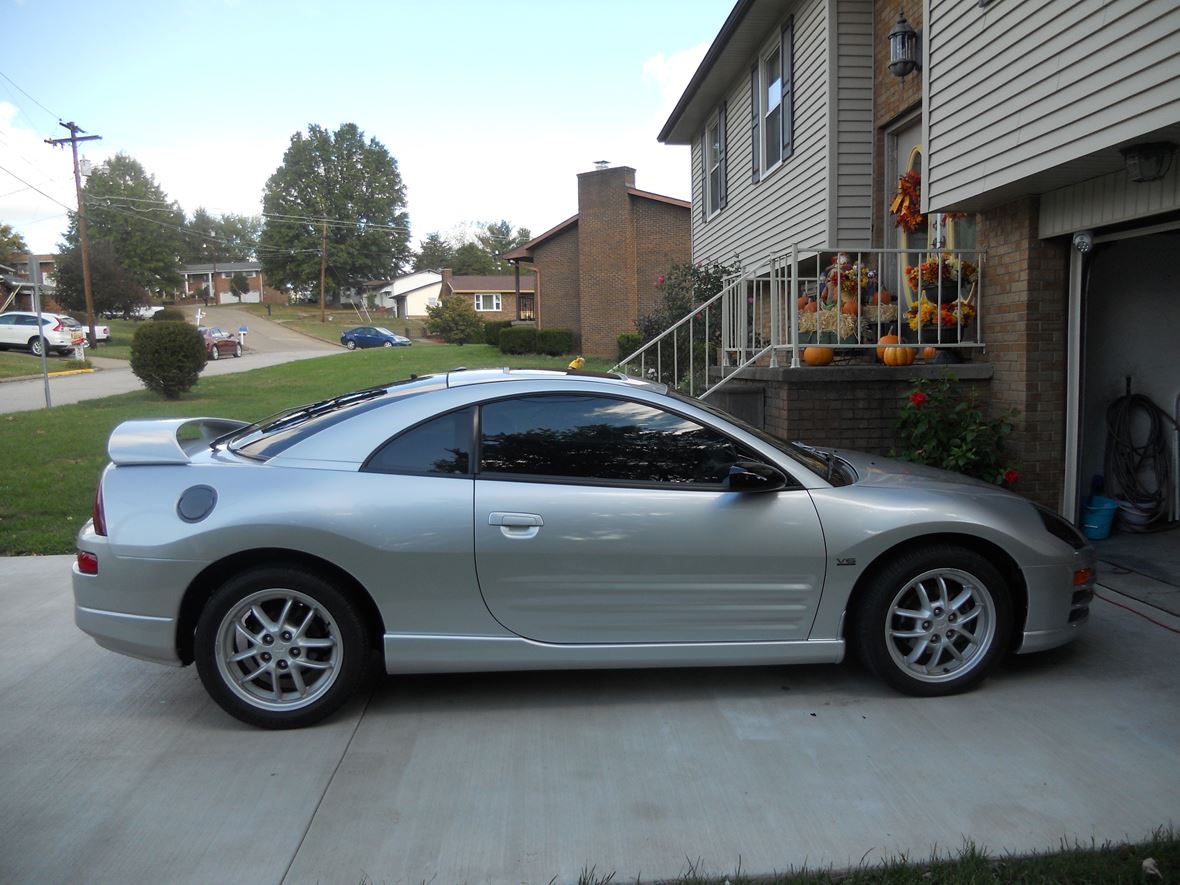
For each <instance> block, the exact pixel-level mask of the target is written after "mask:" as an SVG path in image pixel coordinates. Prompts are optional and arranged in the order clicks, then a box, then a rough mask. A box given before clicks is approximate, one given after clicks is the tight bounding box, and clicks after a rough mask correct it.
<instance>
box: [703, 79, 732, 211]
mask: <svg viewBox="0 0 1180 885" xmlns="http://www.w3.org/2000/svg"><path fill="white" fill-rule="evenodd" d="M725 115H726V108H725V103H724V102H722V104H721V107H720V108H719V109H718V111H717V116H715V117H714V118H713V119H712V120H711V121H710V122H709V125H708V126H707V127H706V128H705V137H704V153H703V160H702V162H703V163H704V172H705V217H706V218H709V217H711V216H713V215H716V214H717V213H718V212H720V211H721V210H722V209H724V208H725V204H726V201H727V191H728V183H727V179H728V170H727V168H726V166H727V163H726V160H725V154H726V151H725Z"/></svg>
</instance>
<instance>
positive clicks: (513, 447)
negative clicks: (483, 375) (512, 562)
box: [479, 396, 749, 485]
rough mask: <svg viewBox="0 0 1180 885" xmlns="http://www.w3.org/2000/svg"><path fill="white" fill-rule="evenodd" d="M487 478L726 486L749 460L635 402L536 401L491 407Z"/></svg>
mask: <svg viewBox="0 0 1180 885" xmlns="http://www.w3.org/2000/svg"><path fill="white" fill-rule="evenodd" d="M480 426H481V439H480V464H479V469H480V472H481V473H488V474H504V473H508V474H516V475H524V476H553V477H558V476H560V477H571V478H576V479H591V480H620V481H624V482H661V483H676V484H705V485H716V484H718V483H720V482H721V481H722V480H723V479H725V477H726V476H727V474H728V472H729V468H730V465H732V464H733V463H734V462H736V461H738V460H743V459H745V458H747V457H749V456H748V455H746V454H745V453H744V452H742V451H740V450H739V448H738V447H737V445H736V444H735V443H734V442H733V441H732V440H730V439H729V438H727V437H725V436H723V435H722V434H720V433H717V432H715V431H713V430H710V429H709V428H707V427H704V426H702V425H700V424H698V423H696V422H695V421H691V420H689V419H688V418H683V417H681V416H680V415H674V414H672V413H671V412H665V411H663V410H661V409H657V408H653V407H652V406H649V405H646V404H643V403H637V402H632V401H629V400H621V399H612V398H609V397H592V396H530V397H521V398H520V399H514V400H503V401H501V402H496V403H488V404H486V405H485V406H483V411H482V415H481V418H480Z"/></svg>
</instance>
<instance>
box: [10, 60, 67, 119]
mask: <svg viewBox="0 0 1180 885" xmlns="http://www.w3.org/2000/svg"><path fill="white" fill-rule="evenodd" d="M0 77H3V78H4V79H5V80H7V81H8V82H9V83H11V84H12V85H13V86H15V87H16V88H17V89H18V90H19V91H20V92H21V93H22V94H23V95H24V96H25V97H26V98H27V99H28V100H29V101H31V102H32V103H33V104H35V105H36V106H37V107H39V108H40V109H41V110H43V111H45V113H47V114H49V116H51V117H53V119H55V120H60V119H61V114H55V113H54V112H53V111H51V110H49V108H47V107H45V105H43V104H41V102H39V101H37V99H35V98H33V96H31V95H29V93H27V92H25V91H24V90H23V89H21V87H20V85H19V84H18V83H17V82H16V81H15V80H13V79H12V78H11V77H10V76H8V75H7V74H6V73H4V72H3V71H0ZM21 113H24V109H23V108H22V109H21ZM25 116H26V117H28V116H29V115H28V114H25ZM30 122H31V121H30Z"/></svg>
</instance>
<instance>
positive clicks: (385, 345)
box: [381, 341, 393, 347]
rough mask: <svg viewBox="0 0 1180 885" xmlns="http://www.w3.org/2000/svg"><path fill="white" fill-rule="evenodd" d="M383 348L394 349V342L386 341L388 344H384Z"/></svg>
mask: <svg viewBox="0 0 1180 885" xmlns="http://www.w3.org/2000/svg"><path fill="white" fill-rule="evenodd" d="M381 346H382V347H393V342H392V341H386V342H385V343H384V344H382V345H381Z"/></svg>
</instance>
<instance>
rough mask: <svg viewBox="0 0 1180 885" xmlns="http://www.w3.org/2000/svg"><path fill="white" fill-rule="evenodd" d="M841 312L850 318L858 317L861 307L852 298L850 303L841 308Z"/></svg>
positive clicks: (847, 302) (845, 303)
mask: <svg viewBox="0 0 1180 885" xmlns="http://www.w3.org/2000/svg"><path fill="white" fill-rule="evenodd" d="M840 312H841V313H846V314H848V315H849V316H856V315H857V314H858V313H859V312H860V309H859V306H858V305H857V303H856V299H855V298H852V299H849V300H848V301H845V302H844V306H843V307H841V308H840Z"/></svg>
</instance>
